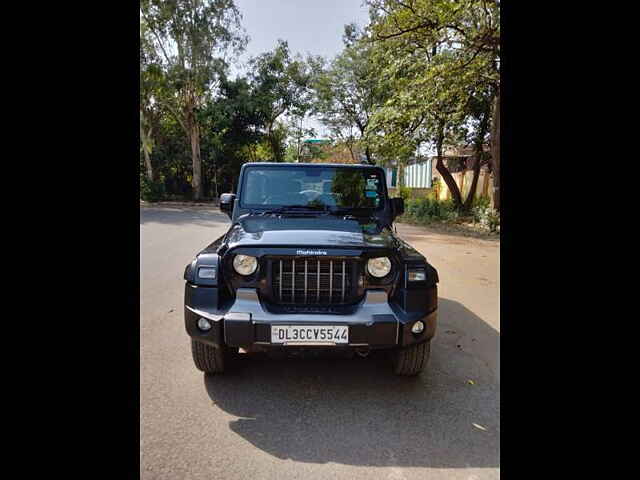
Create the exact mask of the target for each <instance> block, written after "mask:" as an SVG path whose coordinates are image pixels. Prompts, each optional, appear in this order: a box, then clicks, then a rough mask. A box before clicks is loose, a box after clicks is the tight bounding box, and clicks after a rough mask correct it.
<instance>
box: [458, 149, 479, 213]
mask: <svg viewBox="0 0 640 480" xmlns="http://www.w3.org/2000/svg"><path fill="white" fill-rule="evenodd" d="M481 154H482V145H481V146H480V153H477V152H476V161H475V163H474V164H473V178H472V179H471V186H470V187H469V193H468V194H467V198H465V200H464V205H463V206H462V209H463V210H465V211H469V210H471V206H472V205H473V198H474V197H475V196H476V190H477V189H478V178H480V158H481Z"/></svg>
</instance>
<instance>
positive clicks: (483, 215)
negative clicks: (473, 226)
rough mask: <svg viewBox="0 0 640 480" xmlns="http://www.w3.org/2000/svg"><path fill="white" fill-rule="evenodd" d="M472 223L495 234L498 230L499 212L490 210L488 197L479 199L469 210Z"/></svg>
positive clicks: (493, 209)
mask: <svg viewBox="0 0 640 480" xmlns="http://www.w3.org/2000/svg"><path fill="white" fill-rule="evenodd" d="M471 213H472V215H473V221H474V222H475V223H479V224H480V225H482V226H483V227H485V228H488V229H489V231H491V232H495V231H497V230H498V229H499V228H500V212H498V211H497V210H496V209H495V208H491V206H490V200H489V198H488V197H481V198H480V199H478V200H477V201H476V202H475V203H474V205H473V207H472V208H471Z"/></svg>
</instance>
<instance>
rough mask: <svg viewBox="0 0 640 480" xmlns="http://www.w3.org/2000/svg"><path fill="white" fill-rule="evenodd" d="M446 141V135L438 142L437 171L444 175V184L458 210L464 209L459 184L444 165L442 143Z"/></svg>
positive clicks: (439, 138) (441, 136) (440, 137)
mask: <svg viewBox="0 0 640 480" xmlns="http://www.w3.org/2000/svg"><path fill="white" fill-rule="evenodd" d="M443 141H444V135H440V136H439V137H438V139H437V141H436V150H437V155H438V160H437V162H436V170H438V172H440V175H442V179H443V180H444V183H446V184H447V187H448V188H449V192H451V197H452V198H453V204H454V205H455V207H456V208H457V209H459V208H461V207H462V196H461V195H460V189H459V188H458V184H457V183H456V180H455V179H454V178H453V175H451V172H450V171H449V169H448V168H447V166H446V165H445V164H444V159H443V158H442V143H443Z"/></svg>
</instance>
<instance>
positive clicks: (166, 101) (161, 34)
mask: <svg viewBox="0 0 640 480" xmlns="http://www.w3.org/2000/svg"><path fill="white" fill-rule="evenodd" d="M140 13H141V19H142V21H143V22H144V24H145V27H146V28H148V29H149V32H150V34H151V36H152V41H151V42H149V44H147V45H146V47H147V48H149V49H150V50H151V51H152V52H153V55H154V56H155V57H156V58H157V59H158V66H159V67H160V69H161V72H162V76H163V79H162V80H163V81H162V88H159V89H158V94H157V96H156V97H154V98H155V100H156V101H157V102H158V103H160V104H161V105H162V107H163V108H165V109H166V110H167V111H168V112H169V113H170V114H171V115H173V116H174V118H175V119H176V121H177V122H178V123H179V125H180V126H181V127H182V129H183V131H184V133H185V134H186V137H187V140H188V142H189V145H190V147H191V159H192V168H193V175H192V188H193V197H194V199H200V198H201V197H202V164H201V156H200V153H201V152H200V135H201V125H200V123H201V121H200V118H199V111H200V109H201V107H202V106H203V104H204V102H205V100H206V99H207V98H209V97H210V96H211V95H212V93H213V92H215V90H216V88H217V87H218V84H219V80H220V77H221V76H222V74H223V73H224V69H225V68H226V63H225V60H224V59H225V55H226V54H227V53H228V52H229V51H234V52H239V51H240V50H242V49H243V48H244V46H245V44H246V42H247V38H246V36H245V35H244V34H243V33H242V30H241V27H240V18H241V16H240V13H239V12H238V9H237V8H236V6H235V5H234V3H233V0H172V1H163V0H142V1H141V3H140Z"/></svg>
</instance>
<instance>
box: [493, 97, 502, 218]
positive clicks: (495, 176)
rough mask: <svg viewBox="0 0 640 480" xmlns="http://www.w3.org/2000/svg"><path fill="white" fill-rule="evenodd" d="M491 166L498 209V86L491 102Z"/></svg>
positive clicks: (495, 204)
mask: <svg viewBox="0 0 640 480" xmlns="http://www.w3.org/2000/svg"><path fill="white" fill-rule="evenodd" d="M491 130H492V132H491V166H492V170H493V206H494V208H495V209H496V210H498V211H500V87H498V94H497V95H496V98H495V99H494V102H493V121H492V125H491Z"/></svg>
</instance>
